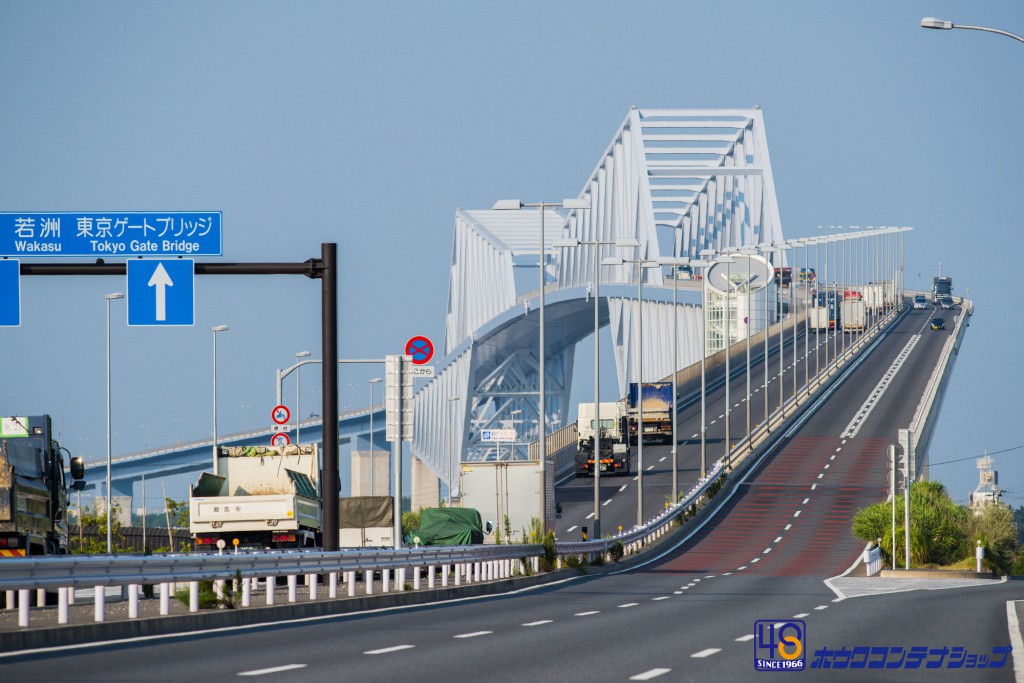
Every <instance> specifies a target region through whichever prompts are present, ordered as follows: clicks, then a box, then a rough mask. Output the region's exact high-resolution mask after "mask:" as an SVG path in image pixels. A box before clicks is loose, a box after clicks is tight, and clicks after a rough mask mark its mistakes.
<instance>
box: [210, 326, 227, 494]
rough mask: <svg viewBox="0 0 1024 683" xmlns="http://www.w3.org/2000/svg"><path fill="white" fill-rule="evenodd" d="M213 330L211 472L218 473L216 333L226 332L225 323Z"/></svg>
mask: <svg viewBox="0 0 1024 683" xmlns="http://www.w3.org/2000/svg"><path fill="white" fill-rule="evenodd" d="M211 330H212V331H213V473H214V474H218V467H219V466H218V464H217V460H218V458H217V333H218V332H227V331H228V326H227V325H216V326H215V327H212V328H211Z"/></svg>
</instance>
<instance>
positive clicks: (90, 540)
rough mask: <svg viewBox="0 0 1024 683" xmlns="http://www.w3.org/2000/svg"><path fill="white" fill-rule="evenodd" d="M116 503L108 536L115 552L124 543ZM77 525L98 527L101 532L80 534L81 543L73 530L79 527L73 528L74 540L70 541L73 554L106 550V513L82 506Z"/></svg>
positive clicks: (87, 553) (97, 552) (77, 530)
mask: <svg viewBox="0 0 1024 683" xmlns="http://www.w3.org/2000/svg"><path fill="white" fill-rule="evenodd" d="M120 509H121V508H120V507H119V506H118V505H114V516H113V517H112V518H111V520H110V536H111V542H112V543H113V546H114V550H115V552H117V549H118V547H119V546H121V545H123V544H124V537H123V536H122V534H121V521H120V520H119V519H118V516H119V515H118V514H117V513H118V512H119V511H120ZM78 524H79V527H85V528H89V527H92V528H95V529H100V530H102V531H103V533H102V534H101V535H100V536H84V535H81V539H82V541H81V543H79V542H78V536H79V535H78V534H76V533H75V532H79V531H81V529H75V530H74V532H72V534H71V535H72V536H74V537H75V538H74V540H73V541H72V542H71V544H70V546H71V548H70V549H71V552H72V553H73V554H82V555H101V554H104V553H106V552H107V537H106V529H107V513H106V512H104V513H103V514H99V513H98V512H97V511H96V508H90V507H89V506H87V505H85V506H82V510H81V513H80V514H79V516H78Z"/></svg>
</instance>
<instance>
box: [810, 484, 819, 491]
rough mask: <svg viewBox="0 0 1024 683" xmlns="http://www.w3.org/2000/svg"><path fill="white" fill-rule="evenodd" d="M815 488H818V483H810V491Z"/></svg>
mask: <svg viewBox="0 0 1024 683" xmlns="http://www.w3.org/2000/svg"><path fill="white" fill-rule="evenodd" d="M816 488H818V484H817V483H815V484H811V490H812V491H813V490H814V489H816Z"/></svg>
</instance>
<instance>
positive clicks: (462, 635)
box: [452, 631, 494, 638]
mask: <svg viewBox="0 0 1024 683" xmlns="http://www.w3.org/2000/svg"><path fill="white" fill-rule="evenodd" d="M492 633H494V631H473V632H472V633H460V634H459V635H457V636H452V638H477V637H479V636H489V635H491V634H492Z"/></svg>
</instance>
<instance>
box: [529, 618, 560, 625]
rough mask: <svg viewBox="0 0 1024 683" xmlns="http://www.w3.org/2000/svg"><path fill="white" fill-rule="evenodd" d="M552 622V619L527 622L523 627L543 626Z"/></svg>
mask: <svg viewBox="0 0 1024 683" xmlns="http://www.w3.org/2000/svg"><path fill="white" fill-rule="evenodd" d="M553 622H554V620H553V619H541V620H540V621H529V622H527V623H525V624H523V626H543V625H544V624H550V623H553Z"/></svg>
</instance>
